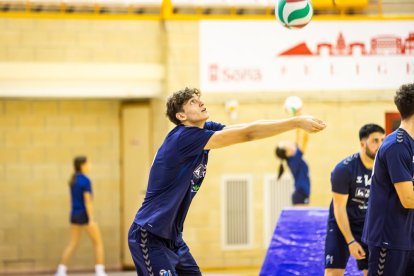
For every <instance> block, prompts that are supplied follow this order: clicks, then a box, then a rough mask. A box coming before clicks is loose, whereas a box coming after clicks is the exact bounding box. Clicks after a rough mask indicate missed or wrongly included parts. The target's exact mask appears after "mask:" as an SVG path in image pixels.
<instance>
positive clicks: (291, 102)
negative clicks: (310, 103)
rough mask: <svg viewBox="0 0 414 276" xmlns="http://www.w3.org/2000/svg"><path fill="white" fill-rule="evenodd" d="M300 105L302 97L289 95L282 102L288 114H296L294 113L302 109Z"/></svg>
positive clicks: (301, 104)
mask: <svg viewBox="0 0 414 276" xmlns="http://www.w3.org/2000/svg"><path fill="white" fill-rule="evenodd" d="M302 106H303V102H302V99H301V98H299V97H298V96H289V97H287V98H286V100H285V103H284V107H285V111H286V112H287V113H289V114H290V115H296V113H297V112H298V111H299V110H301V109H302Z"/></svg>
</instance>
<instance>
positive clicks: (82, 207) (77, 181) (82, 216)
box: [56, 156, 106, 276]
mask: <svg viewBox="0 0 414 276" xmlns="http://www.w3.org/2000/svg"><path fill="white" fill-rule="evenodd" d="M73 165H74V169H75V172H74V173H73V175H72V177H71V179H70V181H69V186H70V193H71V213H70V222H71V225H70V241H69V244H68V245H67V246H66V248H65V250H64V251H63V255H62V258H61V261H60V264H59V266H58V269H57V272H56V276H66V275H67V274H66V270H67V268H66V264H67V263H68V261H69V259H70V257H71V256H72V254H73V252H74V251H75V249H76V247H77V246H78V243H79V239H80V236H81V233H82V230H83V229H86V231H87V232H88V234H89V237H90V238H91V240H92V243H93V246H94V250H95V260H96V265H95V271H96V276H106V273H105V268H104V264H103V263H104V248H103V243H102V238H101V233H100V230H99V227H98V224H97V223H96V222H95V217H94V210H93V204H92V185H91V181H90V180H89V178H88V177H87V176H86V174H87V173H88V172H89V171H90V167H89V163H88V161H87V158H86V157H85V156H77V157H76V158H75V159H74V160H73Z"/></svg>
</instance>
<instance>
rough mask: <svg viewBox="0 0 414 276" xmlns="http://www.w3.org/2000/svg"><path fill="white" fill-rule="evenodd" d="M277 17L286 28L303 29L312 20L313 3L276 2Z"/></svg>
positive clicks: (288, 0) (290, 0) (280, 0)
mask: <svg viewBox="0 0 414 276" xmlns="http://www.w3.org/2000/svg"><path fill="white" fill-rule="evenodd" d="M275 15H276V18H277V20H278V21H279V22H280V23H281V24H282V25H283V26H285V27H286V28H289V29H298V28H302V27H304V26H306V25H307V24H308V23H309V22H310V21H311V19H312V15H313V8H312V2H311V1H310V0H276V8H275Z"/></svg>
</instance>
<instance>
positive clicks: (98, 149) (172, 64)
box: [0, 18, 395, 272]
mask: <svg viewBox="0 0 414 276" xmlns="http://www.w3.org/2000/svg"><path fill="white" fill-rule="evenodd" d="M198 43H199V42H198V22H197V21H171V22H166V23H162V22H159V21H132V20H131V21H129V20H123V21H112V20H90V19H84V20H68V19H21V18H10V19H5V18H2V19H0V62H35V63H37V62H63V63H65V62H85V63H101V62H102V63H141V64H142V63H144V64H145V63H148V64H164V65H165V70H166V72H167V74H166V83H165V94H169V93H170V92H172V91H175V90H177V89H180V88H182V87H184V86H192V87H198V86H199V76H198V66H199V61H198V56H199V53H198V47H199V44H198ZM68 73H70V72H68ZM287 95H288V93H287V92H286V93H278V94H276V93H269V94H253V93H252V94H248V95H240V94H236V93H234V94H233V93H229V94H215V95H212V94H210V95H204V96H203V98H204V100H205V102H206V104H207V108H208V109H209V111H210V114H211V119H212V120H215V121H219V122H224V123H226V124H228V123H231V122H230V117H229V115H228V114H227V113H226V111H225V110H224V101H225V100H226V99H238V100H239V102H240V106H239V110H238V115H239V116H238V119H237V120H236V123H237V122H248V121H252V120H256V119H273V118H281V117H285V116H286V115H285V114H284V112H283V110H282V103H283V100H284V98H285V97H286V96H287ZM392 95H393V91H369V92H361V93H357V92H349V91H342V92H340V91H338V92H333V93H328V92H315V93H301V94H300V95H299V96H301V97H302V98H303V99H304V101H305V111H306V112H308V113H311V114H313V115H315V116H318V117H320V118H321V119H324V120H326V121H327V124H328V128H327V129H326V130H325V131H324V132H322V133H319V134H315V135H311V137H310V141H309V146H308V152H307V153H306V155H305V157H306V160H307V161H308V163H309V166H310V174H311V180H312V196H311V206H323V207H327V206H328V204H329V202H330V184H329V175H330V171H331V170H332V168H333V167H334V165H335V164H336V163H337V162H339V161H340V160H341V159H342V158H344V157H346V156H347V155H349V154H351V153H354V152H356V151H358V149H359V143H358V136H357V132H358V129H359V128H360V126H361V125H363V124H365V123H369V122H374V123H378V124H381V125H383V124H384V112H385V111H393V110H395V108H394V106H393V104H392ZM164 96H165V95H159V97H158V98H156V99H153V100H152V101H151V108H152V114H153V116H154V118H153V120H154V122H155V123H154V126H153V130H152V136H153V137H152V140H153V141H154V142H153V144H152V145H148V146H149V147H152V148H153V149H154V150H156V149H157V148H158V146H159V145H160V143H161V142H162V139H163V137H164V136H165V134H166V133H167V131H168V129H169V128H171V127H172V125H171V124H168V123H167V122H166V119H163V114H164V104H163V101H162V99H163V98H164ZM121 103H122V100H119V99H113V100H82V101H80V100H65V99H58V98H57V99H47V100H39V99H37V100H33V99H6V98H3V99H0V114H1V116H0V183H1V185H0V189H1V190H0V209H1V210H6V211H3V212H1V214H0V218H1V220H2V221H3V223H2V224H0V272H2V271H11V270H17V269H21V270H24V269H26V270H27V269H28V268H30V269H36V270H52V269H54V268H55V266H56V264H57V263H58V260H59V257H60V254H61V253H62V250H63V248H64V246H65V245H66V242H67V240H68V239H67V238H68V208H69V204H68V200H69V195H68V190H67V186H66V182H67V179H68V177H69V175H70V172H71V164H70V162H71V159H72V156H73V155H75V154H78V153H85V154H87V155H88V156H90V157H91V161H92V173H91V179H92V181H93V184H94V185H95V190H96V193H95V204H96V207H95V209H96V212H97V221H98V223H99V224H100V226H101V228H102V232H103V240H104V244H105V248H106V252H105V253H106V254H105V255H106V259H107V266H108V267H110V268H116V267H120V266H121V263H122V261H121V260H122V256H121V242H120V239H121V237H122V234H121V233H120V230H119V229H120V227H121V226H120V217H121V215H120V205H121V202H120V197H119V190H120V189H121V177H120V168H121V164H120V162H119V160H120V137H119V133H120V119H119V112H120V108H121ZM293 138H294V132H289V133H286V134H283V135H281V136H279V137H276V138H271V139H266V140H263V141H259V142H255V143H250V144H244V145H235V146H232V147H229V148H226V149H220V150H214V151H211V153H210V161H209V167H208V170H207V171H208V173H207V177H206V179H205V182H204V184H203V186H202V188H201V190H200V193H199V194H198V195H197V197H196V199H195V200H194V202H193V205H192V208H191V209H190V211H189V214H188V218H187V220H186V224H185V231H184V238H185V240H186V241H187V243H188V244H189V246H190V248H191V251H192V253H193V255H194V256H195V258H196V260H197V261H198V263H199V265H200V266H201V268H202V269H208V268H217V267H259V266H260V265H261V263H262V261H263V259H264V254H265V250H266V247H267V244H266V242H265V241H264V238H263V235H264V226H263V225H264V216H263V180H264V178H263V176H264V174H266V173H276V168H277V166H278V162H277V161H276V159H275V158H274V154H273V151H274V147H275V145H276V143H277V142H278V141H280V140H283V139H293ZM137 169H139V168H137ZM142 173H144V174H146V173H148V172H142ZM238 173H243V174H250V175H252V177H253V180H254V183H253V184H254V185H253V193H254V194H253V199H254V201H253V218H254V221H253V222H254V226H253V228H252V229H253V246H252V247H251V248H247V249H243V250H223V249H222V247H221V211H220V208H221V203H220V199H221V196H220V191H221V187H220V184H221V176H222V175H223V174H238ZM139 204H140V203H137V208H138V207H139V206H138V205H139ZM127 230H128V229H122V230H121V231H124V232H126V231H127ZM83 241H85V244H82V245H81V247H80V248H79V249H78V251H77V252H76V254H75V257H74V259H73V260H72V261H71V264H70V267H71V268H75V269H87V268H90V267H91V265H92V264H93V253H92V247H91V245H90V243H89V242H88V241H87V240H86V237H83ZM127 258H128V257H127Z"/></svg>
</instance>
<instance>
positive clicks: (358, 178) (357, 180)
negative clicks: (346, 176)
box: [355, 174, 371, 187]
mask: <svg viewBox="0 0 414 276" xmlns="http://www.w3.org/2000/svg"><path fill="white" fill-rule="evenodd" d="M355 182H356V183H357V184H361V183H362V176H357V179H356V181H355ZM364 184H365V187H366V186H369V185H371V178H369V175H367V174H364Z"/></svg>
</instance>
